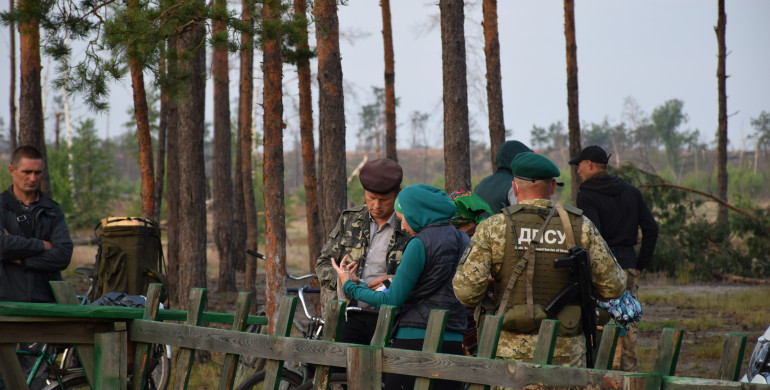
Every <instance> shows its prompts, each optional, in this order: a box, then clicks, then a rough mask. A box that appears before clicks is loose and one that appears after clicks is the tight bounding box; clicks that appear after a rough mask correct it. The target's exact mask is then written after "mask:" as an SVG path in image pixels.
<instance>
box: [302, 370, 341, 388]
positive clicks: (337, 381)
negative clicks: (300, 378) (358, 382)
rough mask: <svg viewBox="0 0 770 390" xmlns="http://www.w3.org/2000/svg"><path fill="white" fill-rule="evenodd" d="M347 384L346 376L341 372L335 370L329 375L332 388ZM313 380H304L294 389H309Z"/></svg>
mask: <svg viewBox="0 0 770 390" xmlns="http://www.w3.org/2000/svg"><path fill="white" fill-rule="evenodd" d="M347 384H348V376H347V375H346V374H345V373H343V372H337V373H333V374H331V375H329V385H330V386H331V388H332V389H341V388H343V387H342V386H345V385H347ZM312 388H313V382H305V383H303V384H301V385H300V386H299V387H297V389H296V390H311V389H312Z"/></svg>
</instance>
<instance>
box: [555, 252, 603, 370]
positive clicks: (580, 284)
mask: <svg viewBox="0 0 770 390" xmlns="http://www.w3.org/2000/svg"><path fill="white" fill-rule="evenodd" d="M569 255H570V256H569V257H563V258H559V259H556V260H554V263H553V266H554V268H564V267H567V268H569V270H570V284H569V285H568V286H567V287H565V288H564V289H563V290H562V291H561V292H560V293H559V294H558V295H557V296H556V297H555V298H554V299H553V300H552V301H551V303H549V304H548V306H546V307H545V310H546V312H547V313H548V314H549V316H550V315H551V314H553V315H555V314H556V313H558V312H559V310H561V308H562V307H563V306H564V305H565V304H566V303H567V302H568V301H569V300H573V301H574V297H575V296H577V298H578V302H579V304H580V321H581V325H582V327H583V335H584V336H585V338H586V366H587V367H588V368H593V367H594V361H593V355H594V347H595V346H596V344H597V343H596V309H595V308H594V302H593V298H592V297H591V288H592V282H591V263H590V262H589V259H588V252H586V250H585V249H583V248H581V247H578V246H573V247H572V248H569ZM570 298H572V299H570Z"/></svg>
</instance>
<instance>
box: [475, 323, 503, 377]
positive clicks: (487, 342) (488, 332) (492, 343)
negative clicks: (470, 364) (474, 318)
mask: <svg viewBox="0 0 770 390" xmlns="http://www.w3.org/2000/svg"><path fill="white" fill-rule="evenodd" d="M502 327H503V316H498V315H488V316H486V317H485V318H484V327H483V328H482V329H481V337H479V343H478V346H479V347H478V351H477V352H476V357H479V358H484V359H494V358H495V355H496V354H497V341H498V340H499V339H500V330H501V329H502ZM488 389H489V385H480V384H472V385H470V390H488Z"/></svg>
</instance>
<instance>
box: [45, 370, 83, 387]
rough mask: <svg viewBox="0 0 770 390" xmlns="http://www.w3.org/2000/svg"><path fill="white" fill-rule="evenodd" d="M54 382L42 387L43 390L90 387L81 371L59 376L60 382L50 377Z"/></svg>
mask: <svg viewBox="0 0 770 390" xmlns="http://www.w3.org/2000/svg"><path fill="white" fill-rule="evenodd" d="M52 380H53V381H54V382H53V383H51V384H50V385H48V386H46V387H44V388H43V390H77V389H88V390H90V389H91V386H89V385H88V381H87V380H86V375H85V374H83V373H77V374H71V375H67V376H65V377H64V378H61V383H59V382H58V381H56V380H55V379H52Z"/></svg>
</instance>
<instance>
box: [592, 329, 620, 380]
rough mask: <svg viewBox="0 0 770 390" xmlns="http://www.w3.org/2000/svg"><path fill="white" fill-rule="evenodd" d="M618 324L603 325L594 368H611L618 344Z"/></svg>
mask: <svg viewBox="0 0 770 390" xmlns="http://www.w3.org/2000/svg"><path fill="white" fill-rule="evenodd" d="M619 336H620V326H618V325H615V324H608V325H604V329H602V339H601V341H600V342H599V351H597V353H596V362H595V363H594V368H596V369H599V370H612V363H613V362H614V359H615V351H616V348H617V346H618V337H619Z"/></svg>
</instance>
